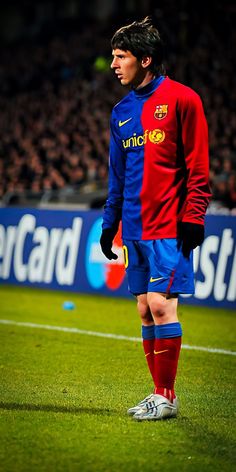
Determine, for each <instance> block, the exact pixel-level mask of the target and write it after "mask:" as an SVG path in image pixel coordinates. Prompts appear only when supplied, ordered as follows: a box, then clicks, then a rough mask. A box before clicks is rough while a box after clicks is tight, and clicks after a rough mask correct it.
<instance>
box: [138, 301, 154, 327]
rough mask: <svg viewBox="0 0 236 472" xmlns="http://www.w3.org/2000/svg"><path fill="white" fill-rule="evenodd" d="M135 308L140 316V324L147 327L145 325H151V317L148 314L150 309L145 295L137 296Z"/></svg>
mask: <svg viewBox="0 0 236 472" xmlns="http://www.w3.org/2000/svg"><path fill="white" fill-rule="evenodd" d="M137 308H138V312H139V314H140V317H141V320H142V324H144V325H147V324H152V323H153V317H152V314H151V312H150V308H149V306H148V302H147V295H146V294H142V295H138V296H137Z"/></svg>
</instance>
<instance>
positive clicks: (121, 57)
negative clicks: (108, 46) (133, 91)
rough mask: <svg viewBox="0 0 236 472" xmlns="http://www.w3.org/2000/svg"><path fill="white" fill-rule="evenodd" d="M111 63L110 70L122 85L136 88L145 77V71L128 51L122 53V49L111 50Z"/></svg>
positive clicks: (140, 62) (140, 63)
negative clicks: (112, 70)
mask: <svg viewBox="0 0 236 472" xmlns="http://www.w3.org/2000/svg"><path fill="white" fill-rule="evenodd" d="M112 55H113V61H112V63H111V68H112V69H114V71H115V74H116V75H117V77H118V79H119V80H120V82H121V84H122V85H133V86H134V87H138V86H139V85H140V84H141V83H142V81H143V79H144V76H145V73H146V69H145V68H144V67H143V65H142V61H139V60H138V59H137V58H136V57H135V56H133V54H132V53H131V52H130V51H122V49H113V51H112Z"/></svg>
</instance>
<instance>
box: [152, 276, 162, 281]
mask: <svg viewBox="0 0 236 472" xmlns="http://www.w3.org/2000/svg"><path fill="white" fill-rule="evenodd" d="M161 279H164V277H157V279H154V277H151V278H150V282H157V281H158V280H161Z"/></svg>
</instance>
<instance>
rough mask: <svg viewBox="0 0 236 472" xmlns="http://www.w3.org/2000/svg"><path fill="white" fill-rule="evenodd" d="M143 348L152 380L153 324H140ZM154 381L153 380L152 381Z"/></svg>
mask: <svg viewBox="0 0 236 472" xmlns="http://www.w3.org/2000/svg"><path fill="white" fill-rule="evenodd" d="M142 338H143V349H144V353H145V357H146V360H147V364H148V367H149V370H150V373H151V376H152V378H153V381H154V342H155V325H154V324H153V325H151V326H142ZM154 383H155V382H154Z"/></svg>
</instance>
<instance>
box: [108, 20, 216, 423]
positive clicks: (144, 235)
mask: <svg viewBox="0 0 236 472" xmlns="http://www.w3.org/2000/svg"><path fill="white" fill-rule="evenodd" d="M111 46H112V55H113V61H112V64H111V68H112V69H113V70H114V72H115V74H116V76H117V78H118V80H119V81H120V82H121V84H122V85H125V86H127V85H128V86H130V87H131V90H130V91H129V93H128V94H127V95H126V96H125V97H124V98H123V99H122V100H121V101H120V102H119V103H118V104H117V105H116V106H115V107H114V109H113V111H112V115H111V138H110V165H109V190H108V198H107V201H106V205H105V208H104V216H103V226H102V235H101V239H100V243H101V248H102V251H103V253H104V254H105V256H106V257H107V258H108V259H110V260H111V259H117V255H116V254H115V253H114V252H113V251H112V243H113V239H114V236H115V234H116V232H117V230H118V226H119V222H120V220H122V238H123V244H124V258H125V267H126V271H127V276H128V284H129V290H130V291H131V293H132V294H134V295H135V296H136V299H137V308H138V312H139V314H140V317H141V323H142V338H143V348H144V353H145V356H146V360H147V364H148V367H149V369H150V373H151V376H152V378H153V382H154V391H153V393H151V394H150V395H148V396H147V397H146V398H145V399H144V400H142V401H140V402H139V403H138V404H137V405H136V406H134V407H132V408H130V409H129V410H128V414H130V415H133V417H134V419H136V420H139V421H145V420H160V419H164V418H173V417H176V416H177V413H178V401H177V397H176V395H175V390H174V382H175V378H176V372H177V365H178V359H179V353H180V348H181V336H182V329H181V325H180V323H179V321H178V316H177V304H178V294H180V293H182V294H185V293H188V294H191V293H194V284H193V249H194V248H195V247H197V246H199V245H200V244H201V243H202V242H203V239H204V216H205V212H206V208H207V205H208V202H209V198H210V195H211V194H210V189H209V184H208V131H207V124H206V119H205V115H204V111H203V106H202V102H201V99H200V97H199V95H198V94H197V93H195V92H194V91H193V90H192V89H191V88H189V87H187V86H185V85H182V84H180V83H178V82H175V81H174V80H172V79H170V78H169V77H168V76H166V75H165V70H164V66H163V47H162V41H161V38H160V35H159V32H158V30H157V29H156V27H154V26H153V25H152V21H151V19H150V18H149V17H147V18H145V19H144V20H142V21H140V22H139V21H135V22H133V23H132V24H130V25H128V26H124V27H122V28H120V29H119V30H118V31H116V33H115V34H114V36H113V38H112V40H111Z"/></svg>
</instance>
